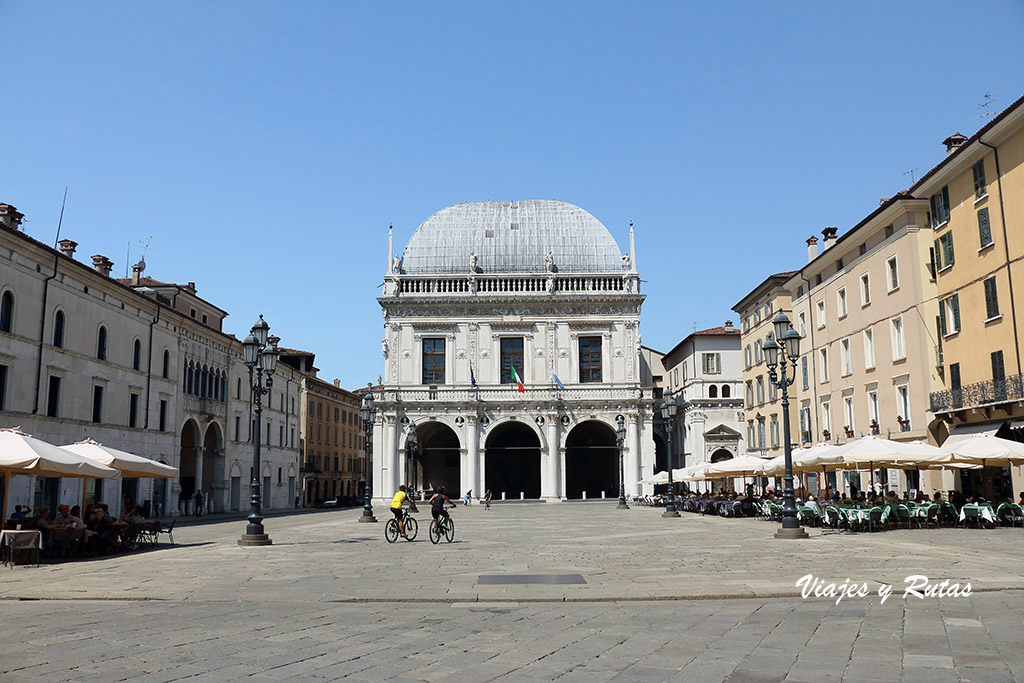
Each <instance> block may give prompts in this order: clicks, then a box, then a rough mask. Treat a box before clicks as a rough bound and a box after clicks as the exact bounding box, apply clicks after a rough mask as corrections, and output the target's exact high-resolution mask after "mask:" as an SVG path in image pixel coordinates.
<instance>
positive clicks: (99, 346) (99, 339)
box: [96, 325, 107, 360]
mask: <svg viewBox="0 0 1024 683" xmlns="http://www.w3.org/2000/svg"><path fill="white" fill-rule="evenodd" d="M96 357H97V358H99V359H100V360H106V359H107V328H106V327H103V326H102V325H100V331H99V334H97V335H96Z"/></svg>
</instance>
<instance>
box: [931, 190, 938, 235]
mask: <svg viewBox="0 0 1024 683" xmlns="http://www.w3.org/2000/svg"><path fill="white" fill-rule="evenodd" d="M931 205H932V227H933V228H934V227H935V226H936V225H938V224H939V195H937V194H933V195H932V196H931Z"/></svg>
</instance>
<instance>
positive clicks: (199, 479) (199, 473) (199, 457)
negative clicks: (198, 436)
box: [192, 446, 203, 514]
mask: <svg viewBox="0 0 1024 683" xmlns="http://www.w3.org/2000/svg"><path fill="white" fill-rule="evenodd" d="M202 490H203V447H202V446H196V485H195V487H194V488H193V490H192V495H193V496H195V494H196V491H202ZM192 505H195V498H194V497H193V499H192ZM192 512H193V514H195V510H193V511H192Z"/></svg>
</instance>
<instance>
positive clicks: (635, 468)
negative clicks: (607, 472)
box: [623, 413, 643, 496]
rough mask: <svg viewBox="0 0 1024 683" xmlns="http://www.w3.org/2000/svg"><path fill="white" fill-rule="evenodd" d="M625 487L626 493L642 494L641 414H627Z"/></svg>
mask: <svg viewBox="0 0 1024 683" xmlns="http://www.w3.org/2000/svg"><path fill="white" fill-rule="evenodd" d="M624 457H625V459H626V463H625V471H626V473H625V475H623V478H624V479H625V489H626V495H627V496H629V495H636V496H638V495H640V493H641V491H640V484H639V483H638V482H639V481H640V480H641V479H642V478H643V477H642V476H641V472H640V469H641V468H640V414H639V413H629V414H628V415H626V454H625V456H624Z"/></svg>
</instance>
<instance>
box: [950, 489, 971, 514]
mask: <svg viewBox="0 0 1024 683" xmlns="http://www.w3.org/2000/svg"><path fill="white" fill-rule="evenodd" d="M950 502H951V503H953V505H954V506H956V509H957V510H959V509H960V508H962V507H963V506H964V504H965V503H966V502H967V498H966V497H965V496H964V494H962V493H960V491H953V495H952V496H950Z"/></svg>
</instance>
